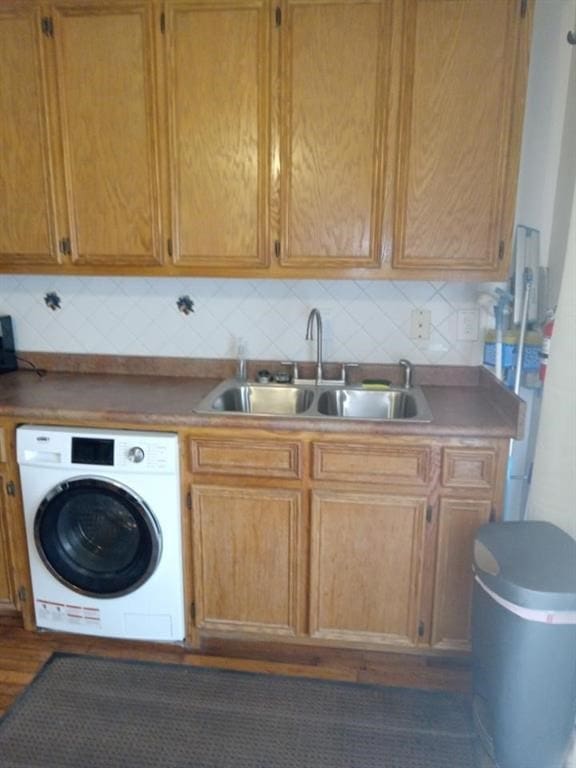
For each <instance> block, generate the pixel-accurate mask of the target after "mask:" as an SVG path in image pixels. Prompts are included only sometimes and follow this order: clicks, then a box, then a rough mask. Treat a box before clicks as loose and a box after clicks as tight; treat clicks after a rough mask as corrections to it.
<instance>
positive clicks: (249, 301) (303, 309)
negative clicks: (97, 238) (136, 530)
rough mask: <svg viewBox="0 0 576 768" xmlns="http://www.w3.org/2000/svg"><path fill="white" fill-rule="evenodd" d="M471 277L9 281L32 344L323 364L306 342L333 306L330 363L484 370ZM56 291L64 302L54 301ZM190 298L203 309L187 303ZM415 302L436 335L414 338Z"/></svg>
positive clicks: (3, 281)
mask: <svg viewBox="0 0 576 768" xmlns="http://www.w3.org/2000/svg"><path fill="white" fill-rule="evenodd" d="M481 290H482V286H481V285H475V284H467V283H429V282H388V281H379V282H377V281H362V282H350V281H322V282H317V281H313V280H305V281H296V280H293V281H290V280H284V281H282V280H221V279H218V280H212V279H177V278H174V279H172V278H155V279H143V278H75V277H51V276H26V277H23V276H2V277H0V314H9V315H12V318H13V322H14V334H15V337H16V345H17V348H18V349H20V350H29V351H47V352H73V353H92V354H121V355H161V356H173V357H181V356H183V357H211V358H221V357H234V356H235V354H236V345H237V342H238V339H239V338H242V337H243V338H244V339H245V340H246V344H247V347H248V356H249V357H252V358H260V359H272V360H294V359H296V360H312V359H314V355H315V346H314V342H306V341H305V340H304V335H305V330H306V319H307V316H308V313H309V311H310V309H311V308H312V307H318V308H319V309H320V311H321V312H322V315H323V319H324V325H325V359H326V360H334V361H342V362H343V361H351V362H354V361H365V362H391V361H394V362H395V361H397V360H398V359H399V358H400V357H408V358H410V359H411V360H412V361H413V362H414V363H420V364H425V363H442V364H457V365H477V364H479V363H480V362H481V355H482V342H481V341H458V340H457V335H458V334H457V323H458V311H459V310H461V309H464V310H470V309H472V310H474V309H476V298H477V295H478V292H479V291H481ZM48 292H56V293H57V294H58V295H59V297H60V299H61V308H60V309H58V310H56V311H54V310H51V309H49V308H48V307H47V306H46V304H45V303H44V296H45V295H46V294H47V293H48ZM182 295H189V296H190V298H191V299H192V300H193V301H194V312H193V313H192V314H189V315H184V314H183V313H181V312H180V311H178V309H177V307H176V302H177V299H178V298H179V297H180V296H182ZM414 308H423V309H427V310H430V312H431V319H432V329H431V336H430V339H429V340H428V341H415V340H413V339H411V338H410V327H411V313H412V310H413V309H414Z"/></svg>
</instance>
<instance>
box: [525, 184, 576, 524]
mask: <svg viewBox="0 0 576 768" xmlns="http://www.w3.org/2000/svg"><path fill="white" fill-rule="evenodd" d="M571 212H572V215H571V226H570V234H569V237H568V248H567V252H566V266H565V268H564V276H563V279H562V287H561V290H560V299H559V302H558V311H557V315H556V322H555V327H554V335H553V337H552V345H551V349H550V360H549V365H548V372H547V375H546V383H545V386H544V392H543V396H542V410H541V413H540V425H539V429H538V438H537V444H536V454H535V457H534V472H533V476H532V487H531V490H530V496H529V499H528V510H527V517H528V518H529V519H532V520H548V521H549V522H551V523H554V524H556V525H558V526H560V528H563V529H564V530H565V531H567V533H569V534H570V535H571V536H573V537H574V538H575V539H576V386H575V382H576V194H573V199H572V205H571Z"/></svg>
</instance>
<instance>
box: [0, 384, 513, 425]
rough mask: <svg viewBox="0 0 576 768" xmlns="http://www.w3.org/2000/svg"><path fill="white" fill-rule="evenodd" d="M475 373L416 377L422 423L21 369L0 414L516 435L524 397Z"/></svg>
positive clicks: (81, 420)
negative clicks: (258, 409) (203, 408)
mask: <svg viewBox="0 0 576 768" xmlns="http://www.w3.org/2000/svg"><path fill="white" fill-rule="evenodd" d="M456 370H461V369H455V371H456ZM446 371H448V369H446ZM473 371H475V372H477V374H476V375H475V376H474V377H472V375H471V374H470V375H469V376H468V379H469V380H467V381H466V382H465V383H464V384H463V383H461V382H460V383H457V384H456V383H453V385H450V383H449V382H450V381H452V382H458V376H453V377H451V376H450V375H446V374H444V376H443V382H442V384H441V385H440V384H425V383H424V382H425V381H426V379H428V380H430V378H431V377H430V376H424V375H423V376H422V379H421V380H422V389H423V391H424V394H425V395H426V398H427V400H428V404H429V405H430V409H431V411H432V416H433V419H432V422H431V423H427V424H424V423H410V422H409V421H397V422H394V421H351V420H343V419H333V418H330V417H324V418H302V417H298V418H288V417H268V416H247V415H240V414H214V415H212V414H208V415H206V414H197V413H195V408H196V407H197V405H198V403H199V402H200V401H201V400H202V398H203V397H204V396H205V395H207V394H208V392H209V391H210V390H211V389H212V388H213V387H215V386H216V385H217V384H218V383H219V382H220V381H221V380H222V378H224V377H218V378H214V377H205V376H203V377H196V376H186V375H184V376H174V375H170V376H166V375H156V374H153V375H146V374H144V373H142V372H140V373H138V374H134V375H133V374H125V373H109V372H106V373H94V372H89V373H86V372H70V371H68V372H62V371H48V373H47V374H46V375H45V376H44V377H42V378H40V377H39V376H37V375H36V374H35V373H33V372H32V371H27V370H22V371H17V372H14V373H9V374H4V375H2V376H1V377H0V418H6V419H15V420H17V421H19V422H21V423H34V422H35V421H41V422H43V423H51V422H55V423H60V422H66V423H68V424H78V425H82V424H85V423H90V424H98V425H102V426H107V425H108V424H110V423H128V424H134V425H135V426H136V425H138V426H145V427H149V428H153V427H158V428H162V427H171V428H176V427H199V426H202V427H206V426H225V427H240V426H241V427H243V428H246V427H251V428H255V429H258V428H263V429H275V430H281V431H319V432H331V433H335V432H340V433H350V434H359V433H362V434H369V435H386V434H404V435H445V436H452V437H458V436H462V437H498V438H510V437H513V438H516V437H520V436H521V433H522V429H523V420H524V404H523V402H522V401H521V400H520V399H519V398H517V397H516V396H515V395H513V394H512V393H510V392H508V390H506V389H505V388H504V387H503V386H502V385H501V384H500V383H499V382H498V381H497V380H496V379H494V377H493V376H492V375H491V374H490V373H488V372H487V371H484V369H473ZM448 373H449V371H448ZM432 380H433V379H432Z"/></svg>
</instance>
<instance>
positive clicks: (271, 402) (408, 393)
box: [197, 379, 432, 421]
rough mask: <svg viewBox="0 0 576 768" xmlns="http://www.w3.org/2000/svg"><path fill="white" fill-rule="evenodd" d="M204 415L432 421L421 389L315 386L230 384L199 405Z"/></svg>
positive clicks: (234, 381)
mask: <svg viewBox="0 0 576 768" xmlns="http://www.w3.org/2000/svg"><path fill="white" fill-rule="evenodd" d="M197 411H198V412H200V413H229V414H233V413H236V414H251V415H253V416H288V417H300V418H312V419H317V418H325V417H329V418H334V419H372V420H377V421H383V420H385V421H390V420H396V421H401V420H406V421H431V420H432V414H431V412H430V408H429V407H428V403H427V402H426V398H425V397H424V394H423V392H422V390H421V389H420V388H419V387H413V388H412V389H410V390H406V389H400V388H398V389H386V390H370V389H362V387H342V386H338V385H336V386H334V385H327V384H325V383H324V382H323V383H322V384H320V385H314V384H306V385H303V384H291V385H287V384H273V383H270V384H256V383H251V382H240V381H236V380H235V379H228V380H227V381H223V382H222V383H221V384H219V385H218V386H217V387H216V388H215V389H213V390H212V391H211V392H210V393H209V394H208V395H207V396H206V397H205V398H204V399H203V400H202V402H201V403H200V404H199V406H198V408H197Z"/></svg>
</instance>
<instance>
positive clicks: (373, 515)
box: [310, 491, 426, 645]
mask: <svg viewBox="0 0 576 768" xmlns="http://www.w3.org/2000/svg"><path fill="white" fill-rule="evenodd" d="M425 510H426V500H425V499H420V498H405V497H402V496H386V495H384V494H360V493H343V492H342V493H331V492H328V491H326V492H324V491H317V492H315V493H314V494H313V497H312V549H311V552H312V554H311V597H310V634H311V635H312V637H318V638H326V639H337V640H357V641H363V642H371V643H397V644H400V645H411V644H414V643H415V642H416V637H417V624H418V604H419V594H420V580H421V569H422V549H423V537H424V527H425V523H424V515H425Z"/></svg>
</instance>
